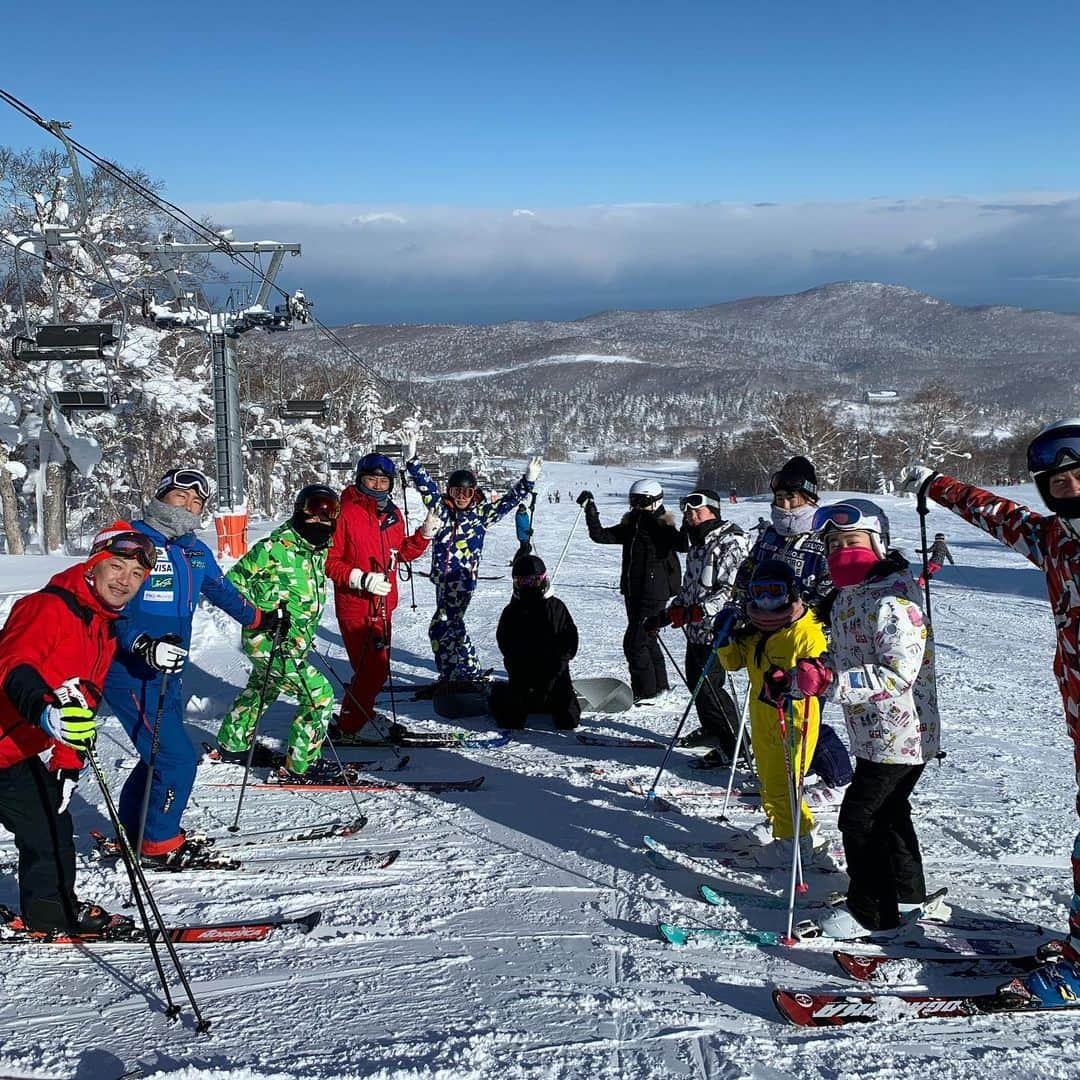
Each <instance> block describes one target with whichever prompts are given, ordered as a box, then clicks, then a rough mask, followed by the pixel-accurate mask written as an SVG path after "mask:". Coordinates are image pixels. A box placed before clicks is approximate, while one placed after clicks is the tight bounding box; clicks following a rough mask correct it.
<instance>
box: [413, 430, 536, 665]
mask: <svg viewBox="0 0 1080 1080" xmlns="http://www.w3.org/2000/svg"><path fill="white" fill-rule="evenodd" d="M404 451H405V457H406V460H405V468H406V469H407V470H408V472H409V475H410V476H411V477H412V479H413V483H415V484H416V487H417V489H418V490H419V492H420V498H421V500H422V501H423V503H424V506H426V507H427V509H428V511H429V512H434V513H435V514H437V515H438V517H439V520H440V521H441V522H442V528H441V529H440V530H439V531H438V532H437V533H436V534H435V538H434V540H433V541H432V545H431V580H432V581H433V582H434V583H435V614H434V616H433V617H432V620H431V626H430V628H429V631H428V633H429V637H430V639H431V651H432V652H433V653H434V654H435V666H436V668H437V669H438V672H439V681H440V682H448V683H454V684H457V685H461V686H473V685H475V684H476V683H479V682H483V681H484V676H485V673H484V672H483V671H482V669H481V667H480V660H479V657H478V656H477V654H476V649H475V648H474V647H473V643H472V642H471V641H470V640H469V632H468V630H466V628H465V612H466V611H467V610H468V607H469V601H470V600H471V599H472V595H473V593H474V592H475V591H476V577H477V574H478V573H479V570H480V559H481V558H482V556H483V553H484V539H485V537H486V535H487V530H488V529H489V528H490V527H491V526H492V525H494V524H495V523H496V522H497V521H501V520H502V518H504V517H505V516H506V515H507V514H509V513H510V512H511V511H512V510H513V509H514V507H516V506H518V505H519V504H520V503H522V502H524V501H525V500H526V497H527V496H528V495H529V494H530V493H531V492H532V490H533V487H534V485H535V484H536V480H537V478H538V477H539V476H540V470H541V468H542V467H543V464H544V463H543V461H542V460H541V459H540V458H538V457H534V458H531V459H530V460H529V464H528V466H527V467H526V469H525V475H524V476H522V478H521V479H520V480H518V482H517V483H516V484H514V485H513V486H512V487H511V488H510V490H509V491H507V492H506V493H505V494H504V495H503V496H502V498H501V499H499V500H498V502H494V503H491V502H488V501H487V499H486V497H485V496H484V493H483V491H481V489H480V488H479V487H478V486H477V483H476V474H475V473H473V472H472V471H470V470H469V469H455V470H454V471H453V472H452V473H451V474H450V477H449V481H448V483H447V486H446V494H445V495H443V494H442V493H441V492H440V491H439V487H438V485H437V484H436V483H435V481H434V480H432V479H431V477H430V476H429V475H428V474H427V472H426V471H425V469H424V467H423V466H422V465H421V464H420V462H419V461H418V460H417V457H416V436H415V434H410V435H409V437H408V442H407V443H406V445H405V447H404Z"/></svg>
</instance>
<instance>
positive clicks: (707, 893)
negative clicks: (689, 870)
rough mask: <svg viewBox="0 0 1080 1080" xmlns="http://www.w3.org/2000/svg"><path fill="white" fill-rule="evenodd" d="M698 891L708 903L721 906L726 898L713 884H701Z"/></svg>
mask: <svg viewBox="0 0 1080 1080" xmlns="http://www.w3.org/2000/svg"><path fill="white" fill-rule="evenodd" d="M697 891H698V895H699V896H700V897H701V899H702V900H704V901H705V903H706V904H714V905H715V906H716V907H719V906H720V905H721V904H722V903H723V902H724V898H723V897H722V896H721V895H720V894H719V893H718V892H717V891H716V890H715V889H714V888H713V887H712V886H711V885H705V884H701V885H699V886H698V887H697Z"/></svg>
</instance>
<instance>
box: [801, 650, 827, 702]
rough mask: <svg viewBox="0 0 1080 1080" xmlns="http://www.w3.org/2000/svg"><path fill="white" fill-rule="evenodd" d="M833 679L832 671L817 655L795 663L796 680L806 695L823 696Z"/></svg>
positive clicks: (809, 696)
mask: <svg viewBox="0 0 1080 1080" xmlns="http://www.w3.org/2000/svg"><path fill="white" fill-rule="evenodd" d="M832 681H833V673H832V671H830V670H829V668H827V667H826V666H825V665H824V664H823V663H822V662H821V660H819V659H818V658H817V657H813V658H811V659H804V660H800V661H799V662H798V663H797V664H796V665H795V682H796V683H798V686H799V689H800V690H801V691H802V694H803V696H804V697H808V698H811V697H821V695H822V694H824V693H825V691H826V690H828V689H829V684H830V683H831V682H832Z"/></svg>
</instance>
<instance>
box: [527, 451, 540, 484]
mask: <svg viewBox="0 0 1080 1080" xmlns="http://www.w3.org/2000/svg"><path fill="white" fill-rule="evenodd" d="M543 467H544V459H543V458H541V457H534V458H529V464H528V465H527V466H526V467H525V479H526V480H528V481H529V483H530V484H535V483H536V481H537V480H539V479H540V470H541V469H542V468H543Z"/></svg>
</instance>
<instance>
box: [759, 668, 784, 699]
mask: <svg viewBox="0 0 1080 1080" xmlns="http://www.w3.org/2000/svg"><path fill="white" fill-rule="evenodd" d="M790 696H791V672H790V671H785V670H784V669H783V668H782V667H777V666H776V665H775V664H773V666H772V667H771V668H769V670H768V671H766V672H765V677H764V679H763V680H762V683H761V700H762V701H764V702H765V703H766V704H767V705H783V704H784V702H785V701H786V700H787V699H788V698H789V697H790Z"/></svg>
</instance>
